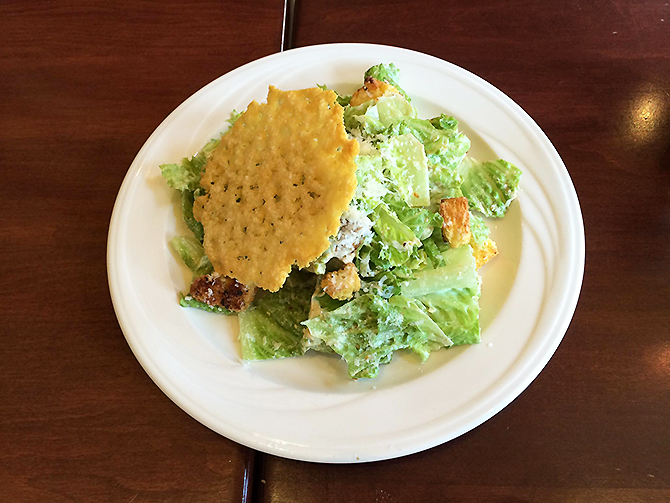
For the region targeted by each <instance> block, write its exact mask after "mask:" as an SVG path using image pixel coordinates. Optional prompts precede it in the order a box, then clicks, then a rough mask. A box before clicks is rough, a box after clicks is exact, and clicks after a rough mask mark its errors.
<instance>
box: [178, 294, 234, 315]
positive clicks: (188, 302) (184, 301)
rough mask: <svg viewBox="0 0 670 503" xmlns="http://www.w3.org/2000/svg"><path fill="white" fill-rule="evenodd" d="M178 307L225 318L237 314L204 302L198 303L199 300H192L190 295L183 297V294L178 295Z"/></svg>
mask: <svg viewBox="0 0 670 503" xmlns="http://www.w3.org/2000/svg"><path fill="white" fill-rule="evenodd" d="M179 305H180V306H182V307H193V308H195V309H202V310H203V311H207V312H209V313H215V314H225V315H227V316H230V315H233V314H237V313H235V312H233V311H230V310H229V309H226V308H225V307H221V306H210V305H209V304H207V303H205V302H200V301H199V300H197V299H194V298H193V297H191V296H190V295H184V294H183V293H181V294H179Z"/></svg>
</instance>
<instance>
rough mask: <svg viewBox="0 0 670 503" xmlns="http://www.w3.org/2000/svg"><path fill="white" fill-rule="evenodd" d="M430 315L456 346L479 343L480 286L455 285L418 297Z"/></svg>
mask: <svg viewBox="0 0 670 503" xmlns="http://www.w3.org/2000/svg"><path fill="white" fill-rule="evenodd" d="M417 301H418V302H420V303H421V304H423V306H424V307H425V309H426V312H427V313H428V315H429V316H430V317H431V319H432V320H433V321H434V322H435V323H436V324H437V325H438V326H439V327H440V328H441V329H442V331H443V332H444V333H445V335H446V336H447V337H449V339H451V341H452V342H453V344H454V346H458V345H461V344H479V343H480V342H481V331H480V326H479V288H478V287H477V288H475V289H472V288H454V289H451V290H445V291H442V292H439V293H430V294H427V295H424V296H422V297H419V298H418V299H417Z"/></svg>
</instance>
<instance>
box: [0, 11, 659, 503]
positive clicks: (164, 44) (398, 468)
mask: <svg viewBox="0 0 670 503" xmlns="http://www.w3.org/2000/svg"><path fill="white" fill-rule="evenodd" d="M282 12H283V3H282V2H280V1H277V0H262V1H256V2H253V3H248V4H247V3H243V2H232V1H229V0H225V1H223V2H212V1H208V0H202V1H200V2H193V3H190V4H188V5H187V3H185V2H176V1H162V2H158V1H149V2H130V1H127V0H121V1H115V2H114V1H113V2H93V1H85V0H74V1H67V2H56V1H52V0H40V1H35V2H29V3H24V2H18V1H14V2H3V3H2V5H1V6H0V27H1V29H0V96H1V97H0V130H1V131H2V134H1V135H0V162H1V166H2V177H3V183H2V184H1V185H0V215H1V216H2V219H1V220H0V236H1V239H0V280H2V285H3V288H2V293H1V294H0V334H1V335H2V342H3V344H2V349H0V355H1V356H2V364H1V365H0V501H2V502H43V501H48V502H53V503H60V502H71V501H77V502H89V501H133V502H149V501H170V502H177V501H185V502H210V501H267V502H319V503H323V502H344V501H352V502H353V501H355V502H359V501H376V502H414V501H458V502H461V501H463V502H536V501H537V502H568V501H570V502H665V501H670V478H669V474H670V416H669V412H670V400H669V398H670V342H669V341H670V337H669V336H670V329H669V326H670V287H669V286H668V285H669V283H670V266H669V264H670V184H669V180H670V149H669V144H670V119H669V118H670V7H669V6H668V4H667V3H666V2H664V1H663V0H660V1H651V0H643V1H632V0H628V1H625V0H624V1H621V2H605V1H602V0H596V1H594V2H577V1H570V0H569V1H567V2H559V1H553V2H530V1H526V0H521V1H518V2H511V1H502V2H493V1H485V2H451V1H446V2H445V1H439V0H431V1H424V2H415V1H407V0H406V1H403V2H391V1H388V2H380V3H379V4H365V3H360V2H352V1H348V0H340V1H339V2H333V3H326V2H317V1H315V0H302V1H299V2H298V4H297V9H296V19H295V39H294V42H295V45H296V46H304V45H310V44H319V43H327V42H375V43H383V44H389V45H397V46H403V47H407V48H411V49H416V50H419V51H422V52H426V53H429V54H432V55H435V56H438V57H440V58H443V59H445V60H448V61H451V62H453V63H456V64H457V65H460V66H462V67H464V68H467V69H468V70H470V71H472V72H474V73H476V74H478V75H479V76H481V77H483V78H484V79H486V80H488V81H489V82H491V83H492V84H493V85H495V86H496V87H498V88H499V89H501V90H502V91H503V92H505V93H507V94H508V95H509V96H511V97H512V99H514V100H515V101H516V102H517V103H519V104H520V105H521V106H522V107H523V108H524V109H525V110H526V111H527V112H528V113H529V114H530V115H531V116H532V117H533V118H534V119H535V120H536V121H537V123H538V124H539V125H540V127H542V128H543V129H544V131H545V132H546V133H547V135H548V136H549V138H550V139H551V140H552V141H553V143H554V145H555V146H556V148H557V150H558V151H559V153H560V154H561V156H562V157H563V159H564V161H565V164H566V165H567V167H568V170H569V172H570V175H571V176H572V179H573V181H574V184H575V187H576V189H577V193H578V195H579V198H580V202H581V205H582V211H583V216H584V223H585V227H586V246H587V250H586V251H587V255H586V270H585V277H584V285H583V289H582V294H581V299H580V302H579V305H578V307H577V311H576V313H575V317H574V319H573V322H572V324H571V326H570V329H569V330H568V332H567V334H566V336H565V339H564V341H563V343H562V344H561V346H560V347H559V349H558V351H557V352H556V354H555V356H554V357H553V358H552V360H551V361H550V362H549V364H548V365H547V367H546V368H545V370H544V371H543V372H542V373H541V374H540V376H539V377H538V378H537V379H536V380H535V381H534V382H533V384H532V385H531V386H530V387H529V388H528V389H527V390H526V391H525V392H524V393H523V394H522V395H521V396H520V397H519V398H518V399H516V400H515V401H514V402H513V403H512V404H511V405H510V406H508V407H507V408H505V409H504V410H503V411H502V412H500V413H499V414H498V415H496V416H494V417H493V418H492V419H491V420H489V421H487V422H486V423H484V424H483V425H481V426H480V427H478V428H476V429H475V430H473V431H471V432H470V433H468V434H466V435H463V436H462V437H460V438H458V439H456V440H454V441H451V442H449V443H448V444H445V445H442V446H439V447H436V448H433V449H431V450H429V451H427V452H423V453H420V454H416V455H413V456H408V457H405V458H401V459H396V460H391V461H386V462H378V463H371V464H365V465H318V464H310V463H303V462H295V461H290V460H285V459H280V458H276V457H273V456H265V455H262V454H259V453H254V452H252V451H250V450H248V449H246V448H244V447H242V446H239V445H237V444H235V443H233V442H231V441H229V440H227V439H225V438H222V437H220V436H218V435H217V434H215V433H213V432H212V431H210V430H208V429H207V428H205V427H204V426H202V425H200V424H199V423H197V422H196V421H195V420H193V419H191V418H190V417H189V416H188V415H187V414H186V413H184V412H182V411H181V410H180V409H179V408H178V407H177V406H176V405H174V404H173V403H172V402H171V401H170V400H169V399H168V398H167V397H166V396H164V395H163V393H162V392H161V391H160V390H159V389H158V388H157V387H156V386H155V385H154V384H153V383H152V382H151V380H150V379H149V378H148V376H147V375H146V374H145V373H144V371H143V370H142V368H141V367H140V365H139V364H138V362H137V361H136V360H135V358H134V357H133V355H132V353H131V351H130V349H129V348H128V345H127V344H126V342H125V340H124V338H123V335H122V333H121V330H120V328H119V326H118V323H117V321H116V318H115V316H114V312H113V309H112V304H111V301H110V297H109V292H108V287H107V278H106V265H105V248H106V237H107V230H108V225H109V218H110V214H111V210H112V205H113V203H114V199H115V197H116V193H117V191H118V189H119V186H120V184H121V180H122V179H123V176H124V175H125V172H126V170H127V169H128V166H129V165H130V163H131V161H132V159H133V157H134V155H135V153H136V152H137V151H138V149H139V148H140V147H141V145H142V144H143V142H144V141H145V139H146V138H147V137H148V135H149V134H150V133H151V132H152V131H153V129H154V128H155V127H156V126H157V125H158V124H159V122H160V121H161V120H162V119H163V118H164V117H165V116H166V115H167V114H168V113H169V112H170V111H171V110H173V109H174V108H175V107H176V106H177V105H178V104H179V103H180V102H181V101H183V99H185V98H186V97H187V96H189V95H190V94H192V93H193V92H194V91H196V90H197V89H199V88H200V87H202V86H203V85H204V84H206V83H208V82H209V81H211V80H213V79H214V78H216V77H217V76H219V75H221V74H223V73H225V72H227V71H229V70H231V69H233V68H235V67H237V66H239V65H242V64H244V63H246V62H249V61H252V60H254V59H257V58H259V57H261V56H264V55H267V54H271V53H274V52H276V51H277V50H278V49H279V44H280V40H281V25H282Z"/></svg>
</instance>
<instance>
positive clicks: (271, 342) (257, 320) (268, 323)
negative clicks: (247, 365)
mask: <svg viewBox="0 0 670 503" xmlns="http://www.w3.org/2000/svg"><path fill="white" fill-rule="evenodd" d="M315 282H316V276H314V275H313V274H309V273H293V274H292V275H291V276H289V278H288V279H287V280H286V283H285V284H284V286H283V287H282V288H281V289H280V290H279V291H277V292H274V293H266V294H265V295H264V296H262V297H260V298H258V299H257V300H255V301H254V303H253V304H252V305H251V306H250V307H248V308H247V309H246V310H245V311H242V312H241V313H240V314H239V320H240V343H241V345H242V359H243V360H267V359H272V358H286V357H292V356H298V355H301V354H303V353H304V349H303V347H302V338H303V330H304V327H303V326H302V325H301V323H302V322H303V321H305V320H306V319H307V318H308V317H309V307H310V301H311V298H312V292H314V286H315Z"/></svg>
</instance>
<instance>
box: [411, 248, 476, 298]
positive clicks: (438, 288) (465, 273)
mask: <svg viewBox="0 0 670 503" xmlns="http://www.w3.org/2000/svg"><path fill="white" fill-rule="evenodd" d="M442 259H443V260H444V263H443V265H441V266H440V267H436V268H428V267H427V268H424V269H423V270H421V271H418V272H416V273H415V274H414V279H413V280H412V281H411V282H409V283H408V284H407V285H406V286H404V287H403V289H402V294H403V295H404V296H405V297H409V298H420V297H421V296H423V295H427V294H430V293H439V292H442V291H444V290H450V289H453V288H470V289H476V288H478V287H479V276H478V275H477V271H476V264H475V258H474V256H473V254H472V248H470V246H469V245H466V246H461V247H459V248H447V249H446V250H445V251H444V252H442Z"/></svg>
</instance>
